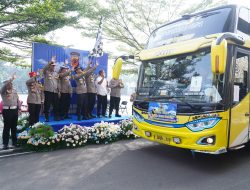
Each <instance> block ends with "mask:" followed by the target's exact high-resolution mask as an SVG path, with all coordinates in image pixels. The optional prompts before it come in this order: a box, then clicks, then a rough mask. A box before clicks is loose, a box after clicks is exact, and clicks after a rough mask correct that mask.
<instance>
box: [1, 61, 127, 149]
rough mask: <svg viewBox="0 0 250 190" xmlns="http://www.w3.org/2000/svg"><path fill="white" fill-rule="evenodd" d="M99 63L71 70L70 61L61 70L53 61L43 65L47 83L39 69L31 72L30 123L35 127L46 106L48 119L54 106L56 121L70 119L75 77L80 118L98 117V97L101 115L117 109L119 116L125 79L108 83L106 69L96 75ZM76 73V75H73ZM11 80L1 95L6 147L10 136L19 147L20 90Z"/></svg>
mask: <svg viewBox="0 0 250 190" xmlns="http://www.w3.org/2000/svg"><path fill="white" fill-rule="evenodd" d="M98 65H99V64H98V62H96V64H94V65H93V64H92V63H91V62H89V63H88V65H87V67H86V68H85V69H83V68H81V67H76V68H73V69H70V68H69V67H68V65H67V64H64V65H62V66H61V67H60V69H59V72H56V71H55V66H56V63H55V61H50V62H49V63H48V64H47V65H46V66H45V67H44V68H43V76H44V84H43V85H42V84H41V83H40V81H39V80H38V76H37V74H36V72H31V73H29V75H30V79H29V80H27V81H26V85H27V88H28V98H27V104H28V111H29V125H30V126H32V125H34V124H35V123H37V122H39V116H40V110H41V106H42V105H44V116H45V121H46V122H48V121H49V120H50V118H49V116H50V107H51V106H52V107H53V113H54V120H55V121H59V120H64V119H70V117H69V115H68V113H69V108H70V102H71V98H72V93H73V88H72V86H71V80H74V81H75V82H76V87H75V93H76V99H77V108H76V114H77V120H79V121H80V120H88V119H91V118H94V117H96V116H94V115H93V114H92V113H93V109H94V107H95V103H96V98H97V117H111V116H112V112H113V110H114V109H115V116H116V117H121V115H119V104H120V97H121V88H124V84H123V82H122V80H120V79H115V78H112V79H111V81H110V82H109V83H108V81H107V79H106V78H105V72H104V70H100V71H99V75H98V77H95V74H94V72H95V70H96V69H97V67H98ZM73 73H74V74H73ZM15 78H16V76H15V75H13V76H12V77H11V79H9V80H6V81H4V84H3V86H2V88H1V91H0V92H1V97H2V104H3V111H2V115H3V122H4V128H3V149H8V144H9V135H10V130H11V137H12V143H13V146H16V143H17V137H16V126H17V120H18V110H20V109H21V108H20V105H19V104H20V103H19V102H20V101H19V98H18V94H17V91H16V90H15V89H14V88H13V85H12V82H13V80H14V79H15ZM109 92H110V106H109V115H108V116H107V115H106V110H107V95H108V93H109Z"/></svg>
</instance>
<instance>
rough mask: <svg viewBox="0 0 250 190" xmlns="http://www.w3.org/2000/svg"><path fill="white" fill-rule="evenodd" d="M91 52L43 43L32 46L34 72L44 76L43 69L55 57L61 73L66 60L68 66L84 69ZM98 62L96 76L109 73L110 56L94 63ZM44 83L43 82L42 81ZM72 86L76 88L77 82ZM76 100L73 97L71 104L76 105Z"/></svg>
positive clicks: (105, 54) (100, 58)
mask: <svg viewBox="0 0 250 190" xmlns="http://www.w3.org/2000/svg"><path fill="white" fill-rule="evenodd" d="M88 55H89V51H84V50H79V49H72V48H66V47H62V46H52V45H48V44H42V43H33V44H32V71H35V72H38V73H39V74H40V76H42V69H43V68H44V66H45V65H46V64H48V62H49V61H51V58H52V57H53V56H56V71H59V69H60V66H62V65H63V64H64V62H65V60H66V59H68V63H69V64H68V66H69V67H72V65H73V66H80V67H82V68H83V69H84V68H86V67H87V64H88ZM95 61H98V62H99V66H98V67H97V69H96V71H95V74H96V75H98V72H99V71H100V70H104V71H105V73H107V64H108V54H107V53H104V54H103V56H101V57H97V58H95V59H94V60H93V62H95ZM41 81H43V80H41ZM72 86H73V87H75V82H74V81H72ZM75 102H76V98H75V95H73V98H72V101H71V103H73V104H74V103H75Z"/></svg>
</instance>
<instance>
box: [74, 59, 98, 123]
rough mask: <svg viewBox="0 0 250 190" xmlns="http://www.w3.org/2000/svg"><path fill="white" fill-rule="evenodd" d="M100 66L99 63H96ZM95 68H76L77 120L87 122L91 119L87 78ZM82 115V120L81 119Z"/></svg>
mask: <svg viewBox="0 0 250 190" xmlns="http://www.w3.org/2000/svg"><path fill="white" fill-rule="evenodd" d="M96 66H98V63H96ZM94 69H95V67H92V68H87V69H85V70H82V69H81V68H80V67H76V68H75V72H76V74H75V76H74V80H75V81H76V95H77V98H76V99H77V108H76V109H77V120H78V121H79V120H81V119H82V120H87V119H90V118H89V117H88V94H87V86H86V79H85V76H86V75H87V74H89V73H91V72H93V70H94ZM81 114H82V118H81Z"/></svg>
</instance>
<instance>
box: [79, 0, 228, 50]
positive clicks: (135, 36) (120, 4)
mask: <svg viewBox="0 0 250 190" xmlns="http://www.w3.org/2000/svg"><path fill="white" fill-rule="evenodd" d="M214 2H215V1H214V0H202V1H200V2H199V3H197V4H195V5H189V4H188V3H189V2H188V1H184V0H160V1H159V0H133V1H130V0H108V1H107V6H104V7H103V6H101V5H99V6H98V7H96V9H94V10H93V11H94V13H93V14H92V15H91V18H90V20H89V22H86V23H87V25H84V24H83V26H79V28H82V29H83V34H84V35H85V36H89V37H94V36H95V34H96V31H97V26H98V22H99V19H100V16H101V15H103V16H104V17H105V19H104V23H103V33H104V38H106V39H108V40H115V41H118V42H120V43H122V44H123V46H120V49H121V50H123V51H125V52H128V53H131V52H134V51H136V50H142V49H143V48H144V46H145V43H146V42H147V39H148V37H149V35H150V33H151V32H152V31H153V30H154V29H156V28H157V27H159V26H160V25H162V24H163V23H167V22H169V21H171V20H173V19H175V18H177V17H178V16H180V15H182V14H184V13H190V12H194V11H199V10H203V9H205V8H211V7H214V6H218V5H221V4H222V3H225V2H226V1H225V0H221V1H219V2H218V1H217V2H216V5H215V3H214ZM93 15H94V16H93Z"/></svg>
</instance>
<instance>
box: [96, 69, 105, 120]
mask: <svg viewBox="0 0 250 190" xmlns="http://www.w3.org/2000/svg"><path fill="white" fill-rule="evenodd" d="M95 85H96V91H97V117H100V116H102V117H107V116H106V109H107V94H108V89H107V88H108V82H107V79H106V78H105V72H104V70H100V71H99V76H98V77H97V79H96V81H95Z"/></svg>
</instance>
